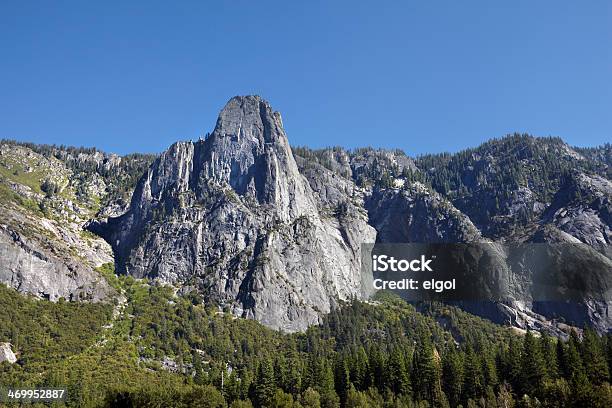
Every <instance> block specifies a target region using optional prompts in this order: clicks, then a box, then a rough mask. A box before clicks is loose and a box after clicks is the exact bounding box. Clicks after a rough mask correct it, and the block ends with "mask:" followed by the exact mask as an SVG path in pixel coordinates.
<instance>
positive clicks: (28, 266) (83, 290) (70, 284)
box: [0, 226, 114, 302]
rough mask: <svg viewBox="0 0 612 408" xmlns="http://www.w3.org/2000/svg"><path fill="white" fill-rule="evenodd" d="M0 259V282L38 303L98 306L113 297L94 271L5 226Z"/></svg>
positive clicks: (0, 239)
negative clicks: (39, 300) (78, 302)
mask: <svg viewBox="0 0 612 408" xmlns="http://www.w3.org/2000/svg"><path fill="white" fill-rule="evenodd" d="M0 259H1V260H2V261H1V262H0V282H2V283H4V284H6V285H7V286H9V287H12V288H14V289H16V290H18V291H20V292H23V293H28V294H31V295H34V296H37V297H39V298H42V299H47V300H51V301H57V300H59V299H60V298H64V299H66V300H86V301H92V302H98V301H104V300H108V299H109V298H110V297H111V296H112V294H113V293H114V291H113V289H112V288H110V286H108V284H107V283H106V281H105V280H104V279H103V278H102V277H101V276H100V275H99V274H98V273H97V272H95V271H94V270H92V269H90V268H88V267H87V266H85V265H83V264H82V263H80V262H78V261H75V260H73V259H70V258H67V257H66V256H63V255H62V254H56V253H53V252H51V251H49V250H47V249H45V248H44V247H42V246H41V245H40V244H38V243H37V242H36V240H34V239H28V238H26V237H24V236H22V235H20V234H19V233H18V232H16V231H14V230H11V229H10V228H8V227H7V226H0Z"/></svg>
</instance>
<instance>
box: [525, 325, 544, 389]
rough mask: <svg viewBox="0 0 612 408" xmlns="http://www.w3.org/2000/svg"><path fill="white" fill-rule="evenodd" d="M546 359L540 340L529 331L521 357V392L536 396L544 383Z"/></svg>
mask: <svg viewBox="0 0 612 408" xmlns="http://www.w3.org/2000/svg"><path fill="white" fill-rule="evenodd" d="M545 372H546V369H545V367H544V359H543V357H542V352H541V350H540V347H539V345H538V342H537V341H536V339H535V338H534V337H533V334H531V331H529V330H528V331H527V334H525V338H524V339H523V354H522V358H521V388H520V390H521V392H523V393H525V394H528V395H530V396H535V395H536V393H537V392H538V391H539V390H541V389H542V385H543V383H544V378H545V377H544V375H545Z"/></svg>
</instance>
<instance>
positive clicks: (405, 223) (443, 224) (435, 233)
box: [366, 182, 482, 243]
mask: <svg viewBox="0 0 612 408" xmlns="http://www.w3.org/2000/svg"><path fill="white" fill-rule="evenodd" d="M366 208H367V209H368V211H369V213H370V222H371V224H372V225H373V226H374V228H376V231H377V232H378V240H377V242H381V243H393V242H428V243H435V242H475V241H479V240H480V239H482V237H481V234H480V231H478V229H477V228H476V227H475V226H474V224H473V223H472V221H471V220H470V219H469V218H468V217H467V216H466V215H464V214H463V213H461V212H460V211H459V210H457V209H456V208H455V207H454V206H453V205H452V204H451V203H450V202H449V201H448V200H446V199H444V198H443V197H441V196H440V195H439V194H438V193H436V192H434V191H431V190H430V189H428V188H426V187H425V186H424V185H423V184H421V183H418V182H417V183H413V184H410V185H407V186H406V188H402V189H397V188H396V189H386V190H382V191H380V190H378V191H375V192H374V193H373V194H372V195H371V196H370V197H369V198H368V199H367V202H366Z"/></svg>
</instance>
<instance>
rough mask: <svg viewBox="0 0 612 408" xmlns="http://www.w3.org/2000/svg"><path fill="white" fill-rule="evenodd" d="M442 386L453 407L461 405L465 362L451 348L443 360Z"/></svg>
mask: <svg viewBox="0 0 612 408" xmlns="http://www.w3.org/2000/svg"><path fill="white" fill-rule="evenodd" d="M442 384H443V390H444V393H445V394H446V396H447V398H448V401H449V403H450V404H451V406H457V405H459V404H460V402H461V392H462V390H463V361H462V359H461V355H460V354H459V353H458V352H457V351H456V350H455V349H454V348H450V349H449V350H448V351H447V352H446V354H445V355H444V357H443V358H442Z"/></svg>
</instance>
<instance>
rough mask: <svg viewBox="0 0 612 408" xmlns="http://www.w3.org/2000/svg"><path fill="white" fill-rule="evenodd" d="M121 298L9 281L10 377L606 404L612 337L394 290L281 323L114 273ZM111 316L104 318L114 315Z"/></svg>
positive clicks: (114, 391)
mask: <svg viewBox="0 0 612 408" xmlns="http://www.w3.org/2000/svg"><path fill="white" fill-rule="evenodd" d="M111 279H112V280H113V284H114V285H115V286H116V287H117V288H119V289H120V290H121V291H122V292H123V293H124V296H125V301H121V302H119V303H117V304H116V305H115V307H114V309H115V314H114V317H112V315H113V313H112V311H111V308H112V307H111V306H101V305H100V306H99V305H87V304H73V303H58V304H52V303H48V302H42V303H41V302H39V301H35V300H33V299H28V298H24V297H22V296H20V295H17V294H16V293H14V292H12V291H11V290H8V289H5V288H2V289H0V290H1V293H0V302H1V305H0V306H1V308H0V310H1V312H0V313H2V314H3V316H2V322H3V324H2V326H1V327H0V330H1V332H0V336H2V338H4V339H8V340H9V341H10V342H11V343H12V344H13V347H14V349H15V350H16V351H17V353H18V355H19V360H18V363H17V364H14V365H9V364H8V363H2V364H0V370H1V371H0V382H1V383H2V384H19V385H20V386H22V387H25V386H30V387H44V386H47V387H52V386H55V387H60V386H61V387H64V386H65V387H68V400H67V401H66V405H67V406H75V407H76V406H87V407H97V406H155V407H225V406H232V407H247V406H256V407H380V406H393V407H413V406H419V407H425V406H429V407H445V406H452V407H455V406H460V405H461V406H464V407H475V406H486V407H509V406H517V407H519V406H520V407H536V406H547V407H565V406H574V407H585V406H594V407H607V406H610V403H611V402H612V388H611V387H610V385H609V382H610V372H611V369H612V336H610V335H608V336H607V337H599V336H597V335H596V334H595V333H594V332H593V331H591V330H586V331H584V332H583V333H581V334H580V335H579V334H578V333H576V332H572V335H571V336H570V339H569V341H568V342H566V343H564V342H561V341H557V340H555V339H553V338H550V337H548V336H545V335H544V336H540V335H539V334H537V333H532V332H527V333H519V332H516V331H515V330H514V329H511V328H509V327H499V326H496V325H493V324H491V323H488V322H486V321H484V320H482V319H480V318H477V317H474V316H471V315H469V314H467V313H465V312H462V311H460V310H459V309H456V308H453V307H448V306H443V305H435V304H429V305H421V306H420V308H421V312H417V311H416V309H415V308H414V307H413V306H410V305H408V304H406V303H404V302H403V301H402V300H399V299H397V298H395V297H394V296H391V295H385V294H380V296H379V297H378V299H376V300H375V301H374V302H371V303H364V302H359V301H354V302H351V303H350V304H346V305H343V306H342V307H340V308H337V309H335V310H333V312H332V313H330V314H329V315H328V316H326V317H325V319H324V320H323V322H322V323H321V324H320V325H318V326H313V327H311V328H310V329H309V330H307V331H306V332H305V333H301V334H299V333H297V334H282V333H279V332H275V331H272V330H270V329H267V328H265V327H264V326H262V325H261V324H259V323H257V322H254V321H250V320H244V319H236V318H234V317H232V316H231V315H229V314H226V313H223V312H221V311H218V309H216V308H211V309H206V308H204V307H203V306H201V302H200V301H199V299H197V297H195V295H192V296H185V297H181V296H176V295H174V294H173V291H172V290H171V289H170V288H165V287H158V286H155V285H150V284H148V283H146V282H138V281H135V280H133V279H132V278H120V279H117V278H114V279H113V278H111ZM103 326H104V327H103Z"/></svg>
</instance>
